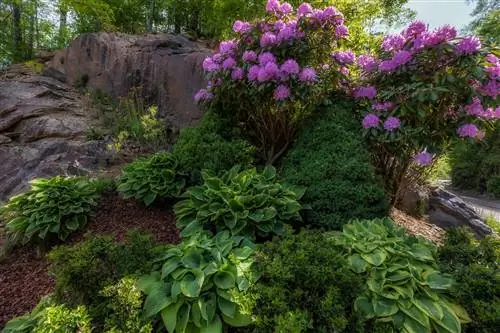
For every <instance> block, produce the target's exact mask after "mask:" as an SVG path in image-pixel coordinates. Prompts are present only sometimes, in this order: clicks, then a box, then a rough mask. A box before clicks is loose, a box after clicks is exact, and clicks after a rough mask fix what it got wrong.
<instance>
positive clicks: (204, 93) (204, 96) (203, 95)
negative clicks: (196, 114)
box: [194, 89, 214, 103]
mask: <svg viewBox="0 0 500 333" xmlns="http://www.w3.org/2000/svg"><path fill="white" fill-rule="evenodd" d="M213 97H214V94H212V93H211V92H209V91H208V90H206V89H200V90H199V91H198V92H197V93H196V95H194V101H195V102H196V103H199V102H203V101H208V100H211V99H212V98H213Z"/></svg>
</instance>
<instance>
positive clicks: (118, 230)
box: [0, 194, 179, 330]
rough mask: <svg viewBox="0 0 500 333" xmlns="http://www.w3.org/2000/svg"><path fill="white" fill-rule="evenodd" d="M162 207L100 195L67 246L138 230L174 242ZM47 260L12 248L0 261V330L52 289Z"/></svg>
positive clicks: (166, 210) (30, 250)
mask: <svg viewBox="0 0 500 333" xmlns="http://www.w3.org/2000/svg"><path fill="white" fill-rule="evenodd" d="M169 207H171V206H170V205H168V204H165V205H164V206H163V207H149V208H148V207H145V206H144V205H141V204H139V203H137V202H135V201H134V200H123V199H122V198H120V197H119V196H118V195H116V194H108V195H105V196H103V198H102V199H101V202H100V203H99V205H98V206H97V207H96V209H95V212H94V214H93V217H92V218H91V220H90V221H89V223H88V224H87V227H86V228H85V230H84V231H83V232H81V233H79V234H76V235H74V236H73V237H71V239H70V240H69V241H68V243H70V244H72V243H76V242H79V241H81V240H83V239H84V237H85V235H86V234H88V233H90V234H91V235H113V236H114V237H115V239H116V240H118V241H120V240H122V239H123V238H124V237H125V235H126V233H127V231H128V230H131V229H141V230H143V231H145V232H147V233H150V234H151V235H152V236H154V238H155V239H156V240H157V241H158V242H160V243H178V242H179V232H178V230H177V228H176V227H175V216H174V214H173V213H172V212H171V210H170V209H169ZM47 266H48V264H47V261H46V260H45V259H44V258H43V257H42V258H41V257H37V255H36V250H35V249H33V248H27V247H23V248H17V249H14V250H13V251H12V252H11V253H10V254H9V256H8V257H7V258H6V260H5V261H3V262H0V330H1V329H2V328H3V327H4V325H5V323H6V322H7V321H9V320H10V319H12V318H13V317H16V316H19V315H22V314H24V313H26V312H29V311H31V310H32V309H33V308H34V307H35V305H36V304H37V303H38V301H39V300H40V299H41V298H42V296H44V295H47V294H49V293H50V292H52V291H53V289H54V280H53V278H52V277H51V276H50V275H49V274H48V272H47Z"/></svg>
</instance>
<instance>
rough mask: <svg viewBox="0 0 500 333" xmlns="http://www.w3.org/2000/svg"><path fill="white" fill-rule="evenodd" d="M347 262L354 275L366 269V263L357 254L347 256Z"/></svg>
mask: <svg viewBox="0 0 500 333" xmlns="http://www.w3.org/2000/svg"><path fill="white" fill-rule="evenodd" d="M347 262H348V264H349V267H350V268H351V269H352V270H353V271H354V272H356V273H363V272H366V268H367V267H368V265H367V264H366V261H365V260H364V259H363V258H361V256H360V255H359V254H357V253H356V254H353V255H352V256H349V258H348V259H347Z"/></svg>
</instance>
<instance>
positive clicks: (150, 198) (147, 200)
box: [142, 193, 156, 206]
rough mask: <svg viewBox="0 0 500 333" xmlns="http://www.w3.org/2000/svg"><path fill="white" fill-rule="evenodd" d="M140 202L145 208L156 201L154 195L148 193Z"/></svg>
mask: <svg viewBox="0 0 500 333" xmlns="http://www.w3.org/2000/svg"><path fill="white" fill-rule="evenodd" d="M142 200H143V201H144V204H145V205H146V206H149V205H151V204H152V203H153V202H154V201H155V200H156V193H149V194H148V195H146V196H144V198H143V199H142Z"/></svg>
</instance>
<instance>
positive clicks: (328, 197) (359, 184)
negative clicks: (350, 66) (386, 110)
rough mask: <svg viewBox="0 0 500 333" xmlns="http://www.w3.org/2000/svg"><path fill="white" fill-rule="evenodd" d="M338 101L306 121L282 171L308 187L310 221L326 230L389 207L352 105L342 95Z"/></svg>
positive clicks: (305, 199)
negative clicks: (308, 121)
mask: <svg viewBox="0 0 500 333" xmlns="http://www.w3.org/2000/svg"><path fill="white" fill-rule="evenodd" d="M334 103H335V106H333V107H329V108H326V109H324V110H322V111H321V112H319V113H320V114H319V115H318V117H317V118H316V119H315V120H313V121H312V122H311V123H310V124H308V125H307V126H305V128H304V130H303V131H302V132H301V133H300V134H299V136H298V138H297V140H296V141H295V144H294V146H293V147H292V148H291V149H290V151H289V152H288V154H287V155H286V157H285V160H284V164H283V171H282V176H283V178H284V180H285V181H287V182H290V183H292V184H296V185H303V186H306V187H307V191H306V193H305V195H304V197H303V199H302V202H303V203H304V204H309V205H311V207H312V209H311V210H310V211H308V212H307V215H306V222H307V223H309V224H313V225H316V226H321V227H325V228H327V229H341V227H342V225H343V224H344V223H346V222H347V221H348V220H351V219H354V218H375V217H383V216H386V215H387V211H388V201H387V198H386V196H385V192H384V188H383V185H382V184H381V183H380V182H379V180H378V179H377V178H376V177H375V174H374V170H373V167H372V166H371V164H370V159H369V154H368V151H367V150H366V148H365V147H364V143H363V140H362V137H361V126H360V122H359V120H357V119H356V117H355V116H354V113H353V112H354V111H353V110H354V108H353V107H352V104H351V103H350V102H347V101H344V100H338V101H335V102H334Z"/></svg>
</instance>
